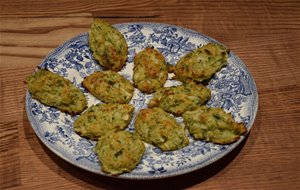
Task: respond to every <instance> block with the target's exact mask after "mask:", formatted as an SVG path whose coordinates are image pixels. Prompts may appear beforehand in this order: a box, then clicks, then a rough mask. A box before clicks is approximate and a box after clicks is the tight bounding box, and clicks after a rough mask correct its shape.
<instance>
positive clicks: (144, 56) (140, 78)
mask: <svg viewBox="0 0 300 190" xmlns="http://www.w3.org/2000/svg"><path fill="white" fill-rule="evenodd" d="M167 77H168V67H167V65H166V61H165V58H164V56H163V55H162V54H161V53H160V52H159V51H157V50H156V49H153V48H151V47H147V48H145V49H144V50H143V51H141V52H139V53H138V54H137V55H136V56H135V57H134V68H133V82H134V85H135V86H136V87H137V88H138V89H139V90H141V91H142V92H144V93H148V94H150V93H152V92H155V91H156V90H157V89H159V88H160V87H162V86H163V85H164V84H165V82H166V80H167Z"/></svg>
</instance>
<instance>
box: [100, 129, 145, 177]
mask: <svg viewBox="0 0 300 190" xmlns="http://www.w3.org/2000/svg"><path fill="white" fill-rule="evenodd" d="M95 152H96V153H97V155H98V157H99V161H100V163H101V169H102V171H103V172H105V173H109V174H112V175H119V174H122V173H124V172H130V171H132V170H133V169H134V168H135V167H136V166H137V165H138V164H139V162H140V161H141V158H142V156H143V154H144V152H145V144H144V143H143V142H142V141H141V140H140V139H139V138H138V137H137V136H136V135H135V134H133V133H130V132H128V131H118V132H110V133H108V134H106V135H105V136H103V137H101V138H100V139H99V141H98V143H97V145H96V147H95Z"/></svg>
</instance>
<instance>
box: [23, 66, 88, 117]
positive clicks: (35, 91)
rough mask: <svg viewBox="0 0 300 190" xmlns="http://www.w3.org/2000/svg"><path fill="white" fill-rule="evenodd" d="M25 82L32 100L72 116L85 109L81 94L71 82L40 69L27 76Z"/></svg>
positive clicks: (84, 101)
mask: <svg viewBox="0 0 300 190" xmlns="http://www.w3.org/2000/svg"><path fill="white" fill-rule="evenodd" d="M26 82H27V85H28V91H29V92H30V94H31V95H32V98H34V99H37V100H38V101H40V102H42V103H43V104H46V105H48V106H52V107H55V108H58V109H59V110H61V111H63V112H67V113H70V114H72V115H74V114H80V113H81V112H82V111H83V110H84V109H85V108H86V107H87V101H86V99H85V96H84V94H83V92H81V91H80V90H79V89H78V88H76V87H75V86H74V85H73V84H72V82H71V81H69V80H67V79H65V78H63V77H62V76H60V75H58V74H55V73H52V72H50V71H48V70H46V69H40V70H38V71H36V72H35V73H33V74H32V75H31V76H28V77H27V78H26Z"/></svg>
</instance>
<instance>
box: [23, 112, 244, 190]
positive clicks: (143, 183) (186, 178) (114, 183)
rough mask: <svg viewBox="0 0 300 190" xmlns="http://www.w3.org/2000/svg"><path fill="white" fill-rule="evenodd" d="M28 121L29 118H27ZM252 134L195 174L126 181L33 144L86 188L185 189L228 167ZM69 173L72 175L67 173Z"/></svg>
mask: <svg viewBox="0 0 300 190" xmlns="http://www.w3.org/2000/svg"><path fill="white" fill-rule="evenodd" d="M24 120H27V118H24ZM26 123H27V124H28V125H27V126H26V127H25V128H24V132H25V136H27V137H28V135H29V136H31V138H33V135H34V132H33V130H32V129H31V127H30V124H29V122H28V120H27V122H26ZM248 136H249V134H248V135H247V137H246V138H245V139H244V140H243V141H242V142H241V143H240V144H239V145H238V146H237V147H236V148H235V149H234V150H232V151H231V152H230V153H229V154H227V155H226V156H224V157H223V158H221V159H220V160H218V161H216V162H214V163H212V164H210V165H209V166H206V167H204V168H202V169H199V170H196V171H194V172H191V173H187V174H183V175H179V176H175V177H170V178H164V179H155V180H126V179H118V178H113V177H106V176H101V175H97V174H94V173H91V172H88V171H85V170H83V169H80V168H78V167H76V166H73V165H72V164H70V163H68V162H66V161H64V160H63V159H62V158H60V157H58V156H57V155H56V154H54V153H53V152H52V151H51V150H49V149H48V148H47V147H46V146H45V145H44V144H43V143H42V142H41V141H39V140H34V142H33V141H32V140H31V142H29V144H30V146H32V147H37V144H39V145H40V147H41V148H42V149H39V150H38V149H37V148H34V149H33V150H34V152H35V153H36V155H37V156H38V157H39V159H40V160H41V161H42V162H43V163H44V164H45V165H46V166H47V167H48V168H49V169H51V170H53V171H54V172H55V173H58V175H60V176H61V177H63V178H65V179H67V180H69V181H70V182H71V183H72V182H74V179H76V178H77V179H79V180H81V181H83V182H84V183H77V184H79V185H82V186H83V187H84V188H86V187H87V186H89V187H92V186H94V187H95V188H97V187H100V188H105V189H169V188H170V187H172V189H184V188H187V187H191V186H194V185H196V184H199V183H201V182H203V181H205V180H206V179H208V178H210V177H212V176H214V175H215V174H217V173H218V172H220V171H221V170H222V169H223V168H225V167H226V166H227V165H228V164H229V163H230V162H231V161H232V160H233V159H234V158H235V157H236V156H237V155H238V153H239V152H240V151H241V149H242V148H243V146H244V145H245V143H246V141H247V139H248ZM36 139H37V137H36ZM36 151H38V152H36ZM42 152H45V153H46V154H47V156H48V158H46V159H45V157H44V155H43V153H42ZM50 159H51V160H52V161H51V163H49V161H50ZM47 160H48V161H47ZM54 163H55V164H56V165H57V166H58V167H59V169H62V170H63V172H58V171H57V167H53V164H54ZM55 168H56V169H55ZM66 173H67V174H70V175H66ZM86 183H88V184H86Z"/></svg>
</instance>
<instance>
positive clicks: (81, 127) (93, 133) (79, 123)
mask: <svg viewBox="0 0 300 190" xmlns="http://www.w3.org/2000/svg"><path fill="white" fill-rule="evenodd" d="M133 110H134V108H133V106H132V105H129V104H97V105H93V106H91V107H90V108H89V109H87V110H86V111H85V112H84V113H83V114H81V115H80V116H79V117H78V119H77V120H76V121H75V122H74V131H75V132H77V133H78V134H79V135H80V136H82V137H87V138H90V139H92V140H96V139H98V138H99V137H101V136H103V135H105V134H107V133H108V132H110V131H120V130H123V129H125V128H126V127H127V126H128V124H129V123H130V120H131V116H132V113H133Z"/></svg>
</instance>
